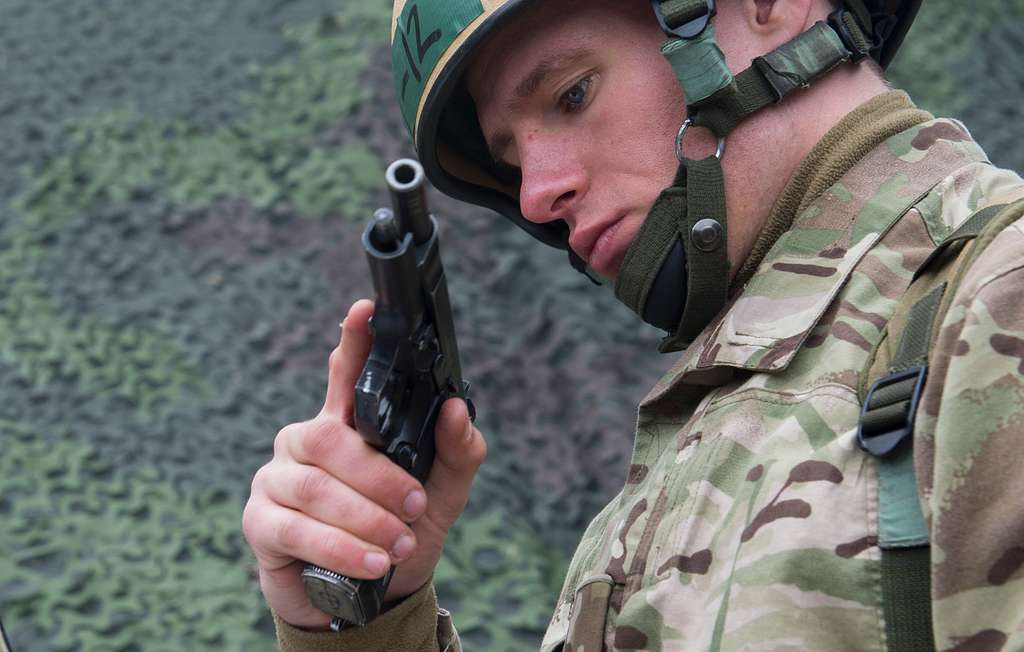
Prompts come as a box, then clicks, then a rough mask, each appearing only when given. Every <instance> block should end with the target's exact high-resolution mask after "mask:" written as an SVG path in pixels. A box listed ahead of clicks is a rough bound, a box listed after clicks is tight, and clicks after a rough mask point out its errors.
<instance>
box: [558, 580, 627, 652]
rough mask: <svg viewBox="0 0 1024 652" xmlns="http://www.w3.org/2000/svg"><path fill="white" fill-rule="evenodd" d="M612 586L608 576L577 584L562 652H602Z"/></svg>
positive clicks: (612, 583)
mask: <svg viewBox="0 0 1024 652" xmlns="http://www.w3.org/2000/svg"><path fill="white" fill-rule="evenodd" d="M614 589H615V584H614V582H613V581H612V578H611V577H610V576H608V575H594V576H592V577H589V578H587V579H585V580H583V582H582V583H581V584H580V586H579V588H577V589H576V597H575V599H573V602H572V609H571V610H570V612H569V631H568V634H567V635H566V638H565V645H564V646H563V648H562V650H563V652H599V651H600V650H603V649H604V640H605V628H606V626H607V621H608V605H609V602H610V600H611V596H612V591H613V590H614Z"/></svg>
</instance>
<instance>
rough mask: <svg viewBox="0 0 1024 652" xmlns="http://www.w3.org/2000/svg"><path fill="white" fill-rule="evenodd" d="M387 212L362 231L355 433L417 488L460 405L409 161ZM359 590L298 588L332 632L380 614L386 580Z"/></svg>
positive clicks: (397, 174)
mask: <svg viewBox="0 0 1024 652" xmlns="http://www.w3.org/2000/svg"><path fill="white" fill-rule="evenodd" d="M385 179H386V180H387V184H388V188H389V190H390V191H391V202H392V205H393V207H394V210H392V209H388V208H380V209H377V211H376V212H375V213H374V214H373V219H371V220H370V223H369V224H368V225H367V226H366V229H365V230H364V231H363V248H364V249H365V250H366V258H367V260H368V262H369V264H370V275H371V277H372V278H373V288H374V291H375V293H376V302H375V307H374V312H373V317H372V318H371V321H370V332H371V334H372V336H373V346H372V348H371V349H370V355H369V357H368V358H367V360H366V366H364V367H363V372H362V374H360V376H359V380H358V381H357V382H356V387H355V404H354V405H355V425H356V429H357V430H358V431H359V434H360V435H362V436H363V438H364V439H366V441H367V442H369V443H370V444H372V445H373V446H375V447H376V448H378V449H380V450H381V451H382V452H383V453H384V454H385V455H387V456H388V458H390V459H391V460H392V461H393V462H395V463H396V464H398V465H399V466H401V467H402V468H403V469H405V470H406V471H408V472H409V473H411V474H412V475H413V476H414V477H415V478H416V479H417V480H419V481H420V482H423V481H424V480H426V477H427V474H428V473H429V472H430V467H431V464H432V463H433V461H434V425H435V423H436V422H437V415H438V413H439V412H440V410H441V404H443V403H444V402H445V401H446V400H448V399H449V398H452V397H454V396H459V397H462V398H464V399H466V403H467V407H468V408H469V414H470V418H475V416H476V414H475V409H474V407H473V404H472V402H470V400H469V384H468V383H466V382H465V381H463V380H462V370H461V367H460V365H459V351H458V347H457V346H456V343H455V330H454V327H453V322H452V310H451V305H450V304H449V301H448V286H447V284H446V283H445V277H444V269H443V268H442V266H441V254H440V251H439V244H438V228H437V221H436V220H435V219H434V217H433V216H431V215H430V213H429V212H428V210H427V196H426V190H425V187H424V186H425V182H424V179H425V175H424V173H423V168H422V167H421V166H420V164H419V163H418V162H416V161H414V160H412V159H399V160H397V161H395V162H394V163H392V164H391V165H390V166H388V169H387V171H386V172H385ZM394 570H395V569H394V567H393V566H392V567H391V569H390V570H389V571H388V572H387V574H386V575H384V577H382V578H379V579H376V580H360V579H352V578H348V577H344V576H342V575H339V574H337V573H334V572H331V571H329V570H326V569H324V568H320V567H318V566H314V565H312V564H307V565H306V567H305V569H304V570H303V571H302V579H303V583H304V584H305V587H306V593H307V594H308V595H309V598H310V600H311V601H312V602H313V606H315V607H316V608H317V609H320V610H321V611H325V612H327V613H328V614H331V615H332V616H334V620H333V621H332V622H331V627H332V628H333V629H340V628H341V627H342V626H344V625H346V624H349V623H351V624H356V625H365V624H366V623H368V622H369V621H371V620H373V619H374V618H375V617H376V616H377V614H378V613H380V610H381V605H382V603H383V602H384V594H385V593H386V592H387V588H388V584H389V583H390V581H391V576H392V574H393V573H394Z"/></svg>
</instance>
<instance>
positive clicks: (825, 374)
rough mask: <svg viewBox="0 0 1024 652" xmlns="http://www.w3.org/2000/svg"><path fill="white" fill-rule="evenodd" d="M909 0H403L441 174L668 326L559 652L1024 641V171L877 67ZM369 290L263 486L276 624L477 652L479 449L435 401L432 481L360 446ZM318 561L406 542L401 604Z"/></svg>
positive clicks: (409, 63) (397, 35)
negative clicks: (339, 587)
mask: <svg viewBox="0 0 1024 652" xmlns="http://www.w3.org/2000/svg"><path fill="white" fill-rule="evenodd" d="M920 4H921V2H920V0H917V1H914V0H903V1H881V0H878V1H871V0H844V1H842V2H831V1H829V0H720V2H719V4H718V6H716V3H715V2H713V1H711V0H664V1H659V0H654V1H653V2H651V3H647V2H640V1H637V2H623V1H622V0H587V1H585V2H584V1H582V0H549V1H547V2H528V1H526V0H408V1H404V0H398V2H397V5H396V7H395V23H394V34H393V51H394V60H393V63H394V73H395V82H396V90H397V92H398V95H399V99H400V103H401V106H402V112H403V115H404V117H405V119H406V122H407V124H408V126H409V128H410V131H411V132H412V134H413V137H414V140H415V143H416V147H417V151H418V153H419V156H420V158H421V160H422V162H423V164H424V167H425V169H426V171H427V174H428V176H429V177H430V178H431V180H432V181H433V182H434V184H435V185H436V186H437V187H438V188H439V189H441V190H442V191H444V192H446V193H448V194H450V195H452V196H454V197H457V198H460V199H464V200H466V201H470V202H474V203H477V204H480V205H483V206H487V207H490V208H493V209H495V210H497V211H498V212H500V213H502V214H503V215H505V216H506V217H507V218H509V219H511V220H513V221H514V222H515V223H516V224H518V225H519V226H521V227H522V228H524V229H525V230H526V231H528V232H529V233H530V234H531V235H533V236H535V237H536V238H537V239H539V240H541V241H542V242H544V243H546V244H549V245H552V246H556V247H560V248H563V249H567V250H568V252H569V258H570V261H571V262H572V264H573V265H574V266H575V267H576V268H577V269H579V270H580V271H583V272H585V273H588V274H591V275H594V276H600V277H603V278H605V279H607V280H609V281H612V282H614V284H615V291H616V295H617V296H618V297H619V298H620V299H621V300H622V301H623V302H624V303H626V305H627V306H629V307H630V308H631V309H632V310H634V311H635V312H637V313H638V315H640V316H641V317H642V318H643V319H644V320H645V321H647V322H649V323H652V324H654V325H656V326H659V327H661V328H663V329H664V330H665V331H667V333H668V334H667V336H666V337H665V340H664V341H663V343H662V350H663V351H680V350H681V351H682V355H681V356H680V357H679V359H678V361H677V362H676V364H675V365H674V366H673V368H672V369H671V370H670V371H669V373H668V374H667V375H666V376H665V377H664V378H662V379H661V380H660V381H659V382H658V383H657V384H656V385H655V387H654V389H653V390H652V391H651V392H650V393H649V395H648V396H647V397H646V398H645V399H644V400H643V402H642V403H641V407H640V411H639V419H638V429H637V433H636V442H635V447H634V451H633V455H632V460H631V463H630V467H629V473H628V478H627V481H626V485H625V487H624V488H623V490H622V492H621V493H620V494H619V495H618V496H617V497H616V498H615V499H613V500H612V501H611V502H610V503H609V504H608V505H607V507H606V508H605V509H604V510H603V511H602V512H601V513H600V514H598V515H597V517H596V518H595V519H594V520H593V521H592V523H591V524H590V526H589V527H588V529H587V531H586V533H585V534H584V536H583V539H582V541H581V543H580V545H579V548H578V549H577V552H576V554H575V556H574V558H573V561H572V564H571V567H570V570H569V573H568V575H567V577H566V579H565V583H564V588H563V590H562V592H561V595H560V597H559V599H558V603H557V608H556V611H555V614H554V616H553V617H552V620H551V623H550V625H549V628H548V631H547V634H546V635H545V637H544V640H543V642H542V644H541V649H542V650H545V651H550V650H576V651H577V652H578V651H580V650H588V651H589V650H595V649H603V648H608V649H629V650H661V649H664V650H737V649H801V650H839V649H856V650H928V649H957V650H1010V649H1021V648H1024V517H1022V510H1024V508H1022V507H1021V502H1020V500H1019V496H1020V495H1022V494H1024V479H1022V477H1024V475H1022V474H1021V473H1019V472H1018V471H1017V470H1016V467H1017V466H1018V465H1019V460H1020V459H1021V454H1020V452H1019V451H1020V448H1021V447H1020V442H1021V436H1022V435H1024V416H1022V415H1024V378H1022V372H1024V334H1022V331H1024V302H1022V301H1020V298H1019V295H1020V288H1021V287H1024V230H1022V225H1024V223H1022V222H1018V221H1016V218H1017V217H1018V216H1020V215H1021V214H1022V212H1024V211H1022V209H1021V206H1024V204H1020V203H1017V204H1014V203H1013V202H1017V201H1018V200H1020V199H1021V198H1024V183H1022V181H1021V179H1020V178H1019V177H1018V176H1017V175H1016V174H1014V173H1012V172H1008V171H1003V170H998V169H996V168H994V167H993V166H991V165H990V164H989V163H988V162H987V160H986V158H985V155H984V153H983V152H982V151H981V149H980V148H979V147H978V145H977V144H975V143H974V142H973V141H972V139H971V137H970V135H969V134H968V132H967V131H966V129H965V128H964V127H963V125H961V124H960V123H958V122H956V121H954V120H948V119H935V118H934V117H932V116H931V115H929V114H928V113H926V112H924V111H922V110H919V109H917V108H916V107H915V106H914V105H913V104H912V102H911V101H910V99H909V98H908V97H907V96H906V95H905V94H904V93H902V92H899V91H892V90H890V89H889V88H888V87H887V85H886V83H885V81H884V79H883V77H882V75H881V69H883V68H884V67H885V66H886V65H887V64H888V63H889V61H891V59H892V57H893V56H894V54H895V53H896V50H897V48H898V47H899V45H900V42H901V41H902V39H903V37H904V35H905V34H906V32H907V29H908V28H909V26H910V23H911V22H912V20H913V18H914V15H915V14H916V12H917V10H918V7H919V5H920ZM985 224H987V225H988V226H987V227H984V229H983V226H984V225H985ZM993 225H994V226H993ZM994 227H997V228H994ZM979 232H981V233H982V235H981V236H980V237H979V238H978V239H977V240H976V242H975V243H974V244H972V245H971V247H978V248H977V250H975V249H971V248H970V247H964V246H963V245H964V243H965V242H967V241H969V240H970V239H971V238H972V237H973V236H975V235H977V234H978V233H979ZM982 246H984V252H985V255H984V256H980V255H977V253H976V252H977V251H981V247H982ZM971 252H974V253H971ZM968 254H970V255H968ZM950 270H952V271H950ZM915 274H916V275H918V276H920V277H921V278H920V280H915V281H914V283H913V285H912V284H911V281H912V280H913V279H914V278H915ZM947 287H948V288H951V290H950V291H949V292H945V289H946V288H947ZM908 288H909V289H908ZM371 309H372V308H371V306H370V305H369V304H368V303H365V302H361V303H357V304H356V305H355V306H353V308H352V310H351V311H350V312H349V315H348V317H347V318H346V322H345V328H344V337H343V338H342V342H341V344H340V347H339V348H338V349H337V350H336V351H335V353H334V354H332V356H331V361H330V380H329V387H328V391H327V400H326V402H325V406H324V410H323V411H322V412H321V414H320V415H319V416H318V417H317V418H315V419H313V420H312V421H309V422H306V423H303V424H296V425H292V426H289V427H287V428H285V429H284V430H282V431H281V433H280V434H279V435H278V437H277V440H276V441H275V456H274V459H273V460H272V461H271V462H270V463H269V464H268V465H266V466H265V467H264V468H263V469H261V470H260V471H259V473H257V475H256V477H255V479H254V481H253V493H252V498H251V499H250V502H249V505H248V506H247V508H246V513H245V518H244V526H245V532H246V536H247V538H248V540H249V542H250V544H251V545H252V548H253V550H254V551H255V553H256V556H257V559H258V560H259V565H260V578H261V586H262V589H263V592H264V594H265V596H266V598H267V600H268V602H269V604H270V606H271V608H272V609H273V610H274V612H275V615H276V619H277V623H278V632H279V641H280V643H281V646H282V649H285V650H300V649H309V650H314V649H315V650H417V651H419V650H432V651H433V650H439V649H440V650H457V649H459V647H460V646H459V642H458V637H457V635H456V634H455V633H454V629H453V626H452V624H451V622H450V618H449V617H448V616H447V614H446V612H444V611H443V610H441V611H439V610H438V607H437V603H436V599H435V596H434V594H433V590H432V588H431V585H430V577H431V573H432V570H433V568H434V565H435V564H436V562H437V560H438V558H439V556H440V551H441V548H442V546H443V543H444V537H445V532H446V531H447V529H448V527H450V526H451V525H452V523H453V522H454V521H455V519H456V518H457V517H458V515H459V513H460V512H461V510H462V508H463V506H464V504H465V501H466V497H467V495H468V491H469V485H470V483H471V481H472V477H473V475H474V473H475V471H476V468H477V466H478V465H479V464H480V463H481V462H482V460H483V457H484V454H485V444H484V442H483V439H482V437H481V435H480V433H479V432H478V431H476V429H475V428H473V426H472V425H471V423H470V422H469V420H468V418H467V415H466V411H465V408H464V407H462V405H461V403H458V402H452V403H450V404H448V405H446V407H445V412H444V414H443V416H442V419H441V421H440V423H439V426H438V430H437V438H438V459H437V462H436V464H435V467H434V469H433V471H432V474H431V476H430V480H429V482H428V483H427V486H426V487H425V488H421V487H419V486H418V485H417V484H416V483H415V482H414V481H412V479H411V478H409V477H407V476H404V477H403V474H402V473H401V472H400V471H398V470H397V468H393V467H391V466H389V463H387V462H386V461H385V460H384V458H383V457H382V456H380V455H379V454H377V453H376V452H375V451H373V450H371V449H369V448H367V447H366V445H365V444H363V442H362V440H361V439H360V438H359V436H358V435H357V434H356V433H355V432H354V431H353V430H352V428H351V422H350V415H351V401H352V398H351V397H352V386H353V382H354V379H355V377H356V375H357V374H358V371H359V368H360V367H361V364H362V360H363V358H364V357H365V355H366V352H367V348H368V335H367V330H366V320H367V317H368V315H369V314H370V311H371ZM876 381H877V384H876ZM424 490H425V492H426V493H425V494H424V493H423V491H424ZM299 559H301V560H306V561H311V562H313V563H316V564H319V565H322V566H326V567H328V568H332V569H334V570H336V571H338V572H339V573H343V574H346V575H350V576H353V577H364V578H369V577H379V576H380V575H382V574H383V573H384V571H385V567H386V566H387V564H388V562H389V561H391V562H394V563H396V564H398V569H397V571H396V575H395V579H394V581H393V582H392V584H391V588H390V591H389V595H388V599H389V600H390V604H389V607H390V608H389V610H388V611H386V612H385V613H384V614H382V615H381V616H379V617H378V618H377V619H376V620H374V621H372V622H371V623H369V624H368V625H367V626H366V627H363V628H346V629H342V630H341V631H338V632H331V631H329V629H328V623H329V621H330V618H329V617H328V616H326V615H324V614H322V613H319V612H317V611H316V610H315V609H313V608H312V607H311V605H310V604H309V602H308V600H307V598H306V596H305V594H304V592H303V590H302V585H301V582H300V581H299V577H298V573H299V570H300V567H301V562H298V561H296V560H299Z"/></svg>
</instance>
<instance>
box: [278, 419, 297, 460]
mask: <svg viewBox="0 0 1024 652" xmlns="http://www.w3.org/2000/svg"><path fill="white" fill-rule="evenodd" d="M302 426H303V423H289V424H288V425H287V426H285V427H284V428H281V429H280V430H279V431H278V432H277V436H276V437H274V457H288V456H289V451H290V450H291V447H290V446H291V442H292V441H294V440H295V438H296V437H297V436H298V435H299V433H300V432H301V431H302Z"/></svg>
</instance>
